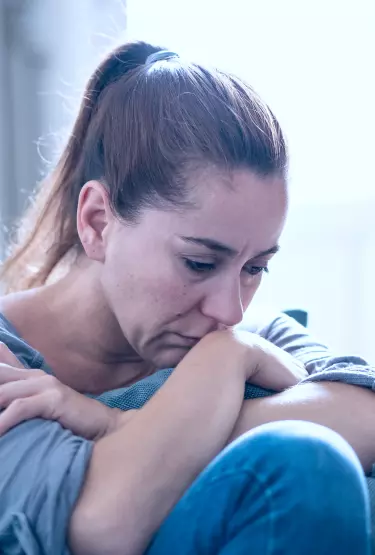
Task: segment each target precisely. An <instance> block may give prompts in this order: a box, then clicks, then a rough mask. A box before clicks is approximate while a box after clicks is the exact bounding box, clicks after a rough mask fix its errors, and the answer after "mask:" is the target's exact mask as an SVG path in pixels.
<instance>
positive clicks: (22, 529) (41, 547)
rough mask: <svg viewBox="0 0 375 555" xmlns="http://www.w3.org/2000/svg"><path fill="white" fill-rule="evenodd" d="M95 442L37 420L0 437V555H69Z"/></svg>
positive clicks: (47, 422) (52, 424)
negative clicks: (77, 505)
mask: <svg viewBox="0 0 375 555" xmlns="http://www.w3.org/2000/svg"><path fill="white" fill-rule="evenodd" d="M91 453H92V442H90V441H87V440H85V439H83V438H80V437H77V436H74V435H73V434H72V433H71V432H70V431H68V430H65V429H64V428H62V427H61V426H60V424H58V423H57V422H50V421H47V420H42V419H34V420H30V421H27V422H24V423H22V424H20V425H19V426H16V427H15V428H13V429H12V430H10V431H9V432H7V433H6V434H4V436H2V437H0V553H9V554H10V553H11V554H12V555H51V554H53V555H70V551H69V548H68V546H67V540H66V538H67V530H68V524H69V520H70V516H71V514H72V511H73V508H74V505H75V503H76V500H77V498H78V496H79V493H80V491H81V487H82V485H83V482H84V478H85V474H86V469H87V466H88V463H89V460H90V457H91Z"/></svg>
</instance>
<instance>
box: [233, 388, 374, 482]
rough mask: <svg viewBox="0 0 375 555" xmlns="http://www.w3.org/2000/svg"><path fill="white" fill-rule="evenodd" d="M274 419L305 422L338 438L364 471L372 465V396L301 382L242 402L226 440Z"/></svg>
mask: <svg viewBox="0 0 375 555" xmlns="http://www.w3.org/2000/svg"><path fill="white" fill-rule="evenodd" d="M278 420H307V421H310V422H315V423H317V424H322V425H324V426H327V427H328V428H331V429H332V430H334V431H336V432H338V433H339V434H340V435H342V436H343V437H344V438H345V439H346V440H347V441H348V443H349V444H350V445H351V446H352V447H353V449H354V451H355V452H356V453H357V455H358V457H359V459H360V461H361V464H362V466H363V468H364V470H365V471H366V472H368V471H370V470H371V466H372V464H373V463H374V462H375V425H374V422H375V395H374V393H373V392H372V391H370V390H368V389H364V388H361V387H356V386H351V385H345V384H340V383H327V382H325V383H305V384H301V385H297V386H295V387H293V388H291V389H289V390H287V391H284V392H282V393H279V394H277V395H273V396H271V397H267V398H263V399H252V400H247V401H244V404H243V406H242V409H241V413H240V416H239V418H238V421H237V423H236V426H235V428H234V431H233V434H232V436H231V438H230V441H232V440H233V439H235V438H236V437H238V436H240V435H241V434H243V433H245V432H247V431H249V430H251V429H253V428H256V427H257V426H260V425H261V424H265V423H267V422H274V421H278Z"/></svg>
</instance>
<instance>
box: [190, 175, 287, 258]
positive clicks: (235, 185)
mask: <svg viewBox="0 0 375 555" xmlns="http://www.w3.org/2000/svg"><path fill="white" fill-rule="evenodd" d="M188 186H190V187H191V189H190V190H191V198H192V201H193V203H194V206H195V208H194V209H192V210H186V211H184V212H183V213H182V214H180V226H181V228H184V227H185V226H186V227H190V229H191V228H193V231H194V233H195V234H196V235H200V236H206V237H211V238H213V239H216V240H218V241H222V242H223V243H228V244H230V245H231V246H233V247H235V248H236V249H237V250H240V251H242V250H245V249H249V248H250V249H251V248H252V247H253V248H254V250H257V251H259V250H266V249H268V248H270V247H271V246H273V245H274V244H275V243H277V240H278V238H279V235H280V233H281V231H282V228H283V225H284V220H285V215H286V210H287V190H286V184H285V180H284V179H283V178H281V177H278V176H259V175H257V174H255V173H253V172H251V171H249V170H246V169H244V170H236V171H233V172H231V173H230V174H228V173H227V174H223V173H222V174H220V172H219V171H218V170H206V171H203V172H200V173H197V174H196V175H193V176H191V177H190V178H189V180H188ZM202 234H203V235H202Z"/></svg>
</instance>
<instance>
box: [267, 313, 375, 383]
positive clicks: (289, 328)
mask: <svg viewBox="0 0 375 555" xmlns="http://www.w3.org/2000/svg"><path fill="white" fill-rule="evenodd" d="M258 333H259V334H260V335H261V336H262V337H264V338H265V339H267V340H268V341H270V342H271V343H273V344H274V345H277V346H278V347H280V348H281V349H283V350H285V351H287V352H288V353H290V354H291V355H293V356H294V357H296V358H297V359H299V360H301V361H302V362H303V364H304V365H305V367H306V370H307V371H308V373H309V376H308V377H307V378H305V379H304V380H303V381H304V382H311V381H337V382H344V383H347V384H351V385H358V386H362V387H367V388H368V389H372V390H374V389H375V367H374V366H371V365H369V364H368V363H367V362H366V361H365V360H364V359H363V358H361V357H358V356H352V355H346V354H342V355H341V354H335V353H333V352H331V351H330V350H329V349H328V348H327V347H326V345H324V344H323V343H321V342H319V341H317V340H316V339H315V338H314V337H313V336H312V335H311V334H310V333H309V331H308V330H307V329H306V328H304V327H303V326H301V325H300V324H299V323H298V322H296V321H295V320H294V319H293V318H290V317H289V316H287V315H286V314H279V315H277V316H276V317H274V318H273V319H272V320H271V321H269V322H268V323H267V324H266V325H265V326H263V327H262V328H261V329H260V330H259V331H258Z"/></svg>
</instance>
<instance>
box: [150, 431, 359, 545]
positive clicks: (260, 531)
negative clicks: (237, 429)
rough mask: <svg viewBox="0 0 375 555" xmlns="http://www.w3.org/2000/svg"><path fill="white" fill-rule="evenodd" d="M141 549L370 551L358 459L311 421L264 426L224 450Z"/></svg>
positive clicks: (346, 447)
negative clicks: (145, 547)
mask: <svg viewBox="0 0 375 555" xmlns="http://www.w3.org/2000/svg"><path fill="white" fill-rule="evenodd" d="M146 554H147V555H213V554H220V555H245V554H246V555H252V554H253V555H294V554H296V555H303V554H305V555H310V554H311V555H369V554H370V509H369V501H368V492H367V488H366V484H365V479H364V475H363V471H362V469H361V466H360V463H359V461H358V459H357V457H356V455H355V453H354V452H353V450H352V449H351V447H350V446H349V445H348V443H346V441H345V440H344V439H342V438H341V437H340V436H339V435H338V434H336V433H335V432H333V431H332V430H329V429H328V428H325V427H323V426H319V425H317V424H312V423H309V422H300V421H284V422H274V423H271V424H265V425H263V426H260V427H259V428H256V429H254V430H253V431H251V432H249V433H247V434H245V435H243V436H242V437H240V438H238V439H237V440H236V441H234V442H233V443H232V444H230V445H229V446H228V447H226V449H225V450H224V451H222V452H221V453H220V454H219V455H218V456H217V457H216V458H215V459H214V460H213V461H212V462H211V463H210V464H209V466H208V467H207V468H206V469H205V470H204V471H203V472H202V473H201V474H200V475H199V476H198V478H197V479H196V480H195V482H194V483H193V484H192V486H191V487H190V488H189V489H188V490H187V491H186V493H185V494H184V495H183V497H182V498H181V500H180V501H179V502H178V503H177V505H176V506H175V507H174V509H173V510H172V511H171V513H170V514H169V516H168V517H167V518H166V519H165V521H164V522H163V524H162V526H161V527H160V529H159V530H158V531H157V533H156V534H155V536H154V538H153V540H152V542H151V544H150V545H149V547H148V549H147V551H146Z"/></svg>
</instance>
